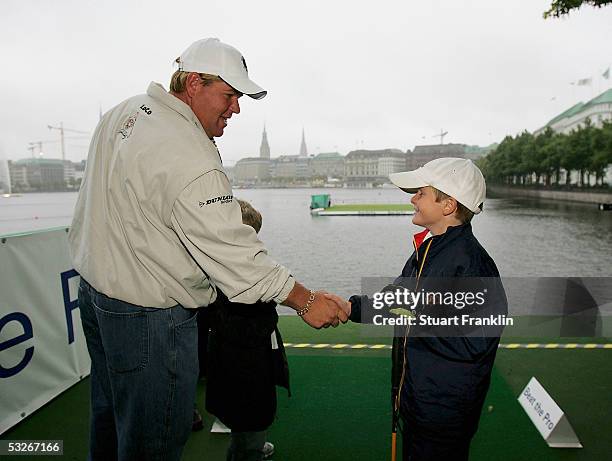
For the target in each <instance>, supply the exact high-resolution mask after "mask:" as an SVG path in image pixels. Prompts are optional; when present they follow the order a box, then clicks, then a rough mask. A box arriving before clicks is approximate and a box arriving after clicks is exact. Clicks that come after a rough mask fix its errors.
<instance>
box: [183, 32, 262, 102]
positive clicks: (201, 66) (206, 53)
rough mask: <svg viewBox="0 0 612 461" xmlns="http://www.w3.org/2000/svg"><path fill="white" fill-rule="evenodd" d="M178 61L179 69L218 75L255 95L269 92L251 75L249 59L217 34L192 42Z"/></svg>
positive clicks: (237, 88) (259, 96) (244, 92)
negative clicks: (248, 64)
mask: <svg viewBox="0 0 612 461" xmlns="http://www.w3.org/2000/svg"><path fill="white" fill-rule="evenodd" d="M176 62H177V63H178V70H182V71H185V72H198V73H201V74H211V75H217V76H219V77H221V78H222V79H223V81H224V82H225V83H227V84H228V85H230V86H231V87H232V88H234V89H236V90H238V91H240V92H241V93H243V94H246V95H248V96H250V97H251V98H253V99H261V98H263V97H264V96H265V95H266V94H268V92H267V91H266V90H264V89H263V88H262V87H260V86H259V85H257V84H256V83H255V82H254V81H252V80H251V79H249V71H248V69H247V65H246V61H245V60H244V57H243V56H242V54H241V53H240V51H238V50H237V49H236V48H234V47H233V46H230V45H227V44H226V43H223V42H222V41H220V40H219V39H218V38H204V39H202V40H198V41H197V42H193V43H192V44H191V45H189V48H187V49H186V50H185V51H183V53H182V54H181V55H180V56H179V57H178V58H177V60H176Z"/></svg>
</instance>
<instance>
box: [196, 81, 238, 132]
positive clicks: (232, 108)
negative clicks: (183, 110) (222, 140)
mask: <svg viewBox="0 0 612 461" xmlns="http://www.w3.org/2000/svg"><path fill="white" fill-rule="evenodd" d="M241 96H242V94H241V93H239V92H237V91H236V90H234V89H233V88H232V87H231V86H229V85H228V84H227V83H225V82H222V81H214V82H212V83H210V84H208V85H202V84H199V85H197V86H196V87H195V89H194V92H193V95H192V97H191V110H193V113H194V114H195V115H196V117H198V120H199V121H200V123H201V124H202V126H203V127H204V131H205V132H206V134H207V135H208V137H209V138H218V137H219V136H222V135H223V130H224V129H225V127H226V126H227V121H228V120H229V119H230V118H231V116H232V115H234V114H239V113H240V105H239V104H238V98H240V97H241Z"/></svg>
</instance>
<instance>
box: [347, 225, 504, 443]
mask: <svg viewBox="0 0 612 461" xmlns="http://www.w3.org/2000/svg"><path fill="white" fill-rule="evenodd" d="M419 244H420V242H417V241H416V240H415V247H416V249H415V251H414V253H413V254H412V256H411V257H410V258H409V259H408V261H407V262H406V264H405V266H404V269H403V270H402V274H401V276H400V277H399V278H398V279H396V282H395V283H394V285H403V286H405V283H402V280H403V281H406V280H412V281H413V284H414V282H416V280H417V275H418V271H419V268H420V267H421V264H423V258H425V261H424V264H423V266H422V272H421V274H420V277H419V283H418V288H419V289H420V288H423V287H426V285H427V283H428V280H427V279H428V278H429V279H430V280H432V279H436V278H437V279H447V280H450V279H454V278H463V277H470V278H474V279H483V280H487V282H486V284H487V287H488V289H489V298H488V299H490V302H489V306H488V310H489V311H490V312H491V313H493V314H495V315H505V314H506V313H507V301H506V296H505V292H504V288H503V285H502V284H501V280H500V278H499V272H498V270H497V267H496V266H495V263H494V262H493V259H492V258H491V257H490V256H489V254H488V253H487V252H486V251H485V250H484V248H483V247H482V246H481V245H480V243H479V242H478V240H477V239H476V237H475V236H474V234H473V233H472V227H471V225H470V224H463V225H460V226H455V227H450V228H448V230H447V231H446V232H445V233H444V234H442V235H438V236H433V237H431V238H430V239H428V240H425V242H424V243H422V244H420V245H419ZM458 282H460V281H458ZM413 286H414V285H413ZM350 301H351V303H352V310H351V317H350V318H351V320H353V321H356V322H361V321H362V305H363V306H365V305H366V303H369V302H370V301H369V300H368V298H367V297H365V296H353V297H351V299H350ZM417 312H418V310H417ZM363 314H364V319H365V317H366V316H367V314H366V312H365V307H364V312H363ZM402 330H404V329H403V328H402ZM500 332H501V330H500ZM395 336H396V337H395V338H394V342H393V374H392V390H393V392H392V397H393V400H392V402H393V403H394V404H395V402H396V396H397V393H398V391H400V389H399V386H400V381H401V380H402V371H403V369H404V367H405V375H404V379H403V384H402V389H401V394H400V400H399V402H400V405H399V410H400V414H401V416H402V420H403V422H404V424H405V425H406V426H407V430H409V431H421V432H422V433H423V434H426V435H427V436H430V437H432V438H434V439H435V438H436V437H439V438H445V439H448V438H454V437H457V438H462V437H471V436H472V435H473V434H474V433H475V431H476V429H477V427H478V419H479V417H480V411H481V408H482V405H483V403H484V398H485V396H486V393H487V390H488V387H489V382H490V376H491V370H492V367H493V361H494V360H495V354H496V351H497V347H498V345H499V337H495V336H493V337H486V336H484V335H483V336H478V335H477V336H458V337H438V336H426V335H425V336H422V335H419V334H418V328H415V327H412V329H411V331H410V334H409V335H408V337H406V338H405V337H404V334H403V332H399V335H398V332H397V331H396V335H395Z"/></svg>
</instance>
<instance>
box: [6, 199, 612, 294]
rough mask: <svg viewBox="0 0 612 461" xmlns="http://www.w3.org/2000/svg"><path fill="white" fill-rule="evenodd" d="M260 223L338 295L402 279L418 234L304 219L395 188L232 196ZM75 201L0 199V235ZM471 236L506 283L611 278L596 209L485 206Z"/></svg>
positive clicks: (268, 239)
mask: <svg viewBox="0 0 612 461" xmlns="http://www.w3.org/2000/svg"><path fill="white" fill-rule="evenodd" d="M234 193H235V195H236V196H237V197H239V198H243V199H245V200H248V201H250V202H251V203H252V204H253V205H254V206H255V207H256V208H257V209H259V210H260V211H261V213H262V215H263V227H262V230H261V233H260V237H261V239H262V240H263V241H264V242H265V243H266V245H267V247H268V249H269V252H270V254H271V255H272V256H273V257H274V258H275V259H276V260H277V261H278V262H280V263H281V264H284V265H286V266H287V267H289V268H291V270H292V271H293V273H294V275H295V276H296V277H297V279H298V280H300V281H301V282H303V283H304V284H305V285H307V286H308V287H311V288H313V289H327V290H330V291H334V292H336V293H338V294H340V295H342V296H348V295H350V294H353V293H356V292H358V291H359V290H360V284H361V282H360V280H361V277H366V276H389V277H393V276H396V275H397V274H399V272H400V271H401V269H402V267H403V265H404V262H405V261H406V259H407V258H408V256H409V255H410V253H411V252H412V244H411V242H412V234H413V233H415V232H418V230H419V228H418V227H416V226H414V225H413V224H412V223H411V217H410V216H376V217H373V216H372V217H371V216H368V217H360V216H329V217H311V216H310V213H309V208H308V207H309V204H310V195H311V194H316V193H329V194H331V197H332V201H333V203H335V204H337V203H342V202H345V203H358V202H361V203H365V202H368V203H372V202H381V203H402V202H407V201H408V200H409V198H410V196H409V195H408V194H404V193H403V192H401V191H399V190H396V189H380V190H377V189H373V190H362V189H325V190H323V189H321V190H317V189H244V190H236V191H234ZM76 198H77V194H76V193H44V194H23V195H21V196H19V197H11V198H0V234H8V233H16V232H22V231H30V230H37V229H46V228H52V227H58V226H68V225H70V221H71V219H72V213H73V209H74V205H75V203H76ZM472 223H473V227H474V233H475V234H476V236H477V237H478V238H479V240H480V242H481V243H482V244H483V246H484V247H485V248H486V249H487V251H488V252H489V253H490V254H491V256H492V257H493V259H494V260H495V261H496V263H497V265H498V267H499V269H500V272H501V273H502V275H505V276H549V277H552V276H580V277H589V276H597V277H610V276H612V212H602V211H598V210H597V209H596V207H595V205H586V204H579V203H569V202H553V201H537V200H532V199H523V198H516V199H489V200H487V202H486V204H485V211H484V212H483V213H482V214H480V215H478V216H476V217H475V218H474V220H473V221H472Z"/></svg>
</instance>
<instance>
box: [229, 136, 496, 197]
mask: <svg viewBox="0 0 612 461" xmlns="http://www.w3.org/2000/svg"><path fill="white" fill-rule="evenodd" d="M494 147H495V145H491V146H489V147H478V146H468V145H466V144H436V145H427V146H416V147H415V148H414V151H411V150H410V149H408V150H406V152H404V151H402V150H401V149H395V148H388V149H377V150H367V149H359V150H354V151H351V152H349V153H348V154H347V155H346V156H343V155H341V154H340V153H339V152H323V153H320V154H317V155H308V148H307V145H306V136H305V134H304V130H302V139H301V143H300V148H299V154H297V155H285V154H283V155H279V156H277V157H274V158H272V157H271V155H270V152H271V149H270V144H269V141H268V133H267V131H266V128H265V127H264V129H263V132H262V138H261V145H260V148H259V157H247V158H243V159H241V160H239V161H238V162H237V163H236V165H235V166H234V167H233V168H232V169H231V173H232V176H233V183H234V184H235V185H237V186H247V187H248V186H261V187H266V186H268V187H275V186H279V187H282V186H290V185H302V186H308V185H311V186H323V185H326V184H330V183H333V184H334V186H337V185H344V186H346V187H359V188H369V187H377V186H381V185H382V184H385V183H388V182H389V175H390V174H392V173H397V172H400V171H406V170H410V169H415V168H418V167H420V166H423V165H424V164H425V163H427V162H429V161H430V160H433V159H436V158H440V157H462V158H469V159H473V160H476V159H478V158H480V157H483V156H484V155H486V154H487V153H488V152H489V151H490V150H492V149H493V148H494Z"/></svg>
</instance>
